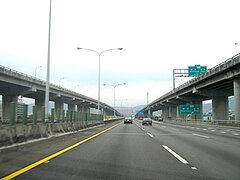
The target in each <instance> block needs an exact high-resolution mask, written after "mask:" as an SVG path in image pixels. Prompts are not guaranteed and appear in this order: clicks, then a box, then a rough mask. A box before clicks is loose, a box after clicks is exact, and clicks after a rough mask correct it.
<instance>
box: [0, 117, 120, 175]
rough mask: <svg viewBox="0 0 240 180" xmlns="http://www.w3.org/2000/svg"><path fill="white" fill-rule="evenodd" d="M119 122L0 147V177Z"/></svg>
mask: <svg viewBox="0 0 240 180" xmlns="http://www.w3.org/2000/svg"><path fill="white" fill-rule="evenodd" d="M119 122H121V121H117V122H111V123H109V124H105V125H104V124H103V125H99V126H95V127H91V128H86V129H82V130H80V131H77V132H72V133H66V134H60V135H56V136H53V137H51V138H46V139H41V140H39V139H38V140H34V141H32V142H30V143H29V142H25V143H22V144H15V145H14V146H12V147H7V148H4V149H3V148H1V149H0V178H1V177H4V176H6V175H8V174H11V173H13V172H15V171H17V170H19V169H21V168H23V167H25V166H27V165H29V164H32V163H34V162H36V161H38V160H39V159H42V158H44V157H47V156H49V155H51V154H53V153H55V152H58V151H60V150H62V149H64V148H66V147H69V146H71V145H72V144H75V143H77V142H79V141H81V140H83V139H86V138H87V137H90V136H91V135H93V134H96V133H98V132H100V131H102V130H103V129H106V128H108V127H110V126H113V125H115V124H117V123H119Z"/></svg>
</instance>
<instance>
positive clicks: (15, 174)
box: [1, 123, 120, 180]
mask: <svg viewBox="0 0 240 180" xmlns="http://www.w3.org/2000/svg"><path fill="white" fill-rule="evenodd" d="M119 124H120V123H119ZM119 124H116V125H114V126H112V127H110V128H107V129H105V130H103V131H101V132H99V133H97V134H95V135H93V136H91V137H89V138H87V139H84V140H82V141H80V142H78V143H76V144H74V145H72V146H69V147H67V148H65V149H63V150H61V151H59V152H57V153H55V154H52V155H50V156H48V157H45V158H44V159H41V160H39V161H37V162H35V163H33V164H30V165H28V166H26V167H24V168H22V169H20V170H18V171H16V172H14V173H12V174H9V175H8V176H6V177H3V178H2V179H1V180H8V179H12V178H15V177H17V176H19V175H21V174H23V173H25V172H27V171H29V170H30V169H33V168H35V167H37V166H39V165H40V164H43V163H45V162H48V161H50V160H51V159H53V158H55V157H57V156H59V155H61V154H63V153H65V152H67V151H69V150H71V149H73V148H75V147H77V146H79V145H81V144H83V143H85V142H87V141H89V140H91V139H93V138H95V137H97V136H99V135H101V134H103V133H105V132H107V131H109V130H111V129H113V128H115V127H116V126H118V125H119Z"/></svg>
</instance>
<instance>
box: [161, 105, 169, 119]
mask: <svg viewBox="0 0 240 180" xmlns="http://www.w3.org/2000/svg"><path fill="white" fill-rule="evenodd" d="M162 116H163V119H164V120H167V119H168V108H167V107H166V106H165V107H163V109H162Z"/></svg>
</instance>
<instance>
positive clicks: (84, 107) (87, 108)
mask: <svg viewBox="0 0 240 180" xmlns="http://www.w3.org/2000/svg"><path fill="white" fill-rule="evenodd" d="M77 109H78V111H81V112H86V113H90V108H89V107H87V106H81V105H78V106H77Z"/></svg>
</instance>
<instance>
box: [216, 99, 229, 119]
mask: <svg viewBox="0 0 240 180" xmlns="http://www.w3.org/2000/svg"><path fill="white" fill-rule="evenodd" d="M212 111H213V120H228V119H229V113H228V112H229V108H228V97H227V96H217V97H213V98H212Z"/></svg>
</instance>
